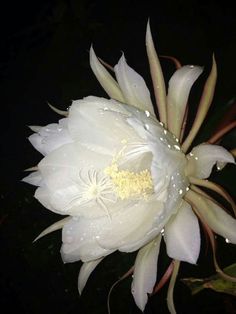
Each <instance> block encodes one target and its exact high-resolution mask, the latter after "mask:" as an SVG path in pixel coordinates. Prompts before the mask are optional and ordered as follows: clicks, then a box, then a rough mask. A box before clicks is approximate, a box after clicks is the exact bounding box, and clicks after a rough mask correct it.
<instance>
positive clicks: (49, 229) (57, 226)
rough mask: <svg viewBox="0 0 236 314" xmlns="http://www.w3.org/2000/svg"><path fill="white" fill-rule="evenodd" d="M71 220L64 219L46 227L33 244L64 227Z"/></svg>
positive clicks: (68, 218)
mask: <svg viewBox="0 0 236 314" xmlns="http://www.w3.org/2000/svg"><path fill="white" fill-rule="evenodd" d="M70 220H71V217H70V216H69V217H66V218H63V219H61V220H59V221H57V222H55V223H54V224H52V225H51V226H49V227H47V228H46V229H44V230H43V231H42V232H41V233H40V234H39V235H38V236H37V237H36V238H35V239H34V242H36V241H38V240H39V239H41V238H42V237H44V236H46V235H48V234H49V233H51V232H54V231H57V230H60V229H62V228H63V227H64V225H65V224H66V223H67V222H69V221H70Z"/></svg>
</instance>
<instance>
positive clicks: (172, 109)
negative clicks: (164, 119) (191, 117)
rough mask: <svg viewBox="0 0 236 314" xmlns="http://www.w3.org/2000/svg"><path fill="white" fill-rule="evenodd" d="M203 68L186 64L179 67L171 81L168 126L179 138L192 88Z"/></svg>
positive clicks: (168, 98)
mask: <svg viewBox="0 0 236 314" xmlns="http://www.w3.org/2000/svg"><path fill="white" fill-rule="evenodd" d="M202 71H203V69H202V68H201V67H199V66H191V65H186V66H183V67H181V68H180V69H178V70H177V71H176V72H175V73H174V74H173V76H172V77H171V79H170V81H169V89H168V95H167V112H168V128H169V130H170V131H171V132H172V133H173V134H174V135H175V136H177V137H178V138H179V136H180V131H181V126H182V121H183V117H184V113H185V109H186V105H187V101H188V97H189V93H190V89H191V87H192V85H193V84H194V82H195V81H196V79H197V78H198V77H199V75H200V74H201V73H202Z"/></svg>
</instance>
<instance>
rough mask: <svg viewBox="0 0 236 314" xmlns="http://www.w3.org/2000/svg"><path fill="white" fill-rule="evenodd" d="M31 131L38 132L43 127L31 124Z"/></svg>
mask: <svg viewBox="0 0 236 314" xmlns="http://www.w3.org/2000/svg"><path fill="white" fill-rule="evenodd" d="M29 128H30V130H31V131H33V132H35V133H38V132H39V131H40V130H41V129H42V128H43V127H42V126H39V125H29Z"/></svg>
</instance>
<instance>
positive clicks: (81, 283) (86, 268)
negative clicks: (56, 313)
mask: <svg viewBox="0 0 236 314" xmlns="http://www.w3.org/2000/svg"><path fill="white" fill-rule="evenodd" d="M102 260H103V258H99V259H96V260H94V261H90V262H85V263H83V265H82V266H81V268H80V271H79V277H78V290H79V294H81V293H82V291H83V289H84V287H85V285H86V283H87V281H88V278H89V276H90V275H91V273H92V272H93V271H94V269H95V268H96V267H97V265H98V264H99V263H100V262H101V261H102Z"/></svg>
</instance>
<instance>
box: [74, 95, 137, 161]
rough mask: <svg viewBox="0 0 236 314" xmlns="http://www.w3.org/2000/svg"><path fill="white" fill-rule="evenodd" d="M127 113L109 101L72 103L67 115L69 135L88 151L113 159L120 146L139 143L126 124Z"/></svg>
mask: <svg viewBox="0 0 236 314" xmlns="http://www.w3.org/2000/svg"><path fill="white" fill-rule="evenodd" d="M126 107H127V108H126ZM128 109H129V108H128V106H126V105H123V104H121V103H119V102H117V101H115V100H113V99H111V100H107V99H105V98H100V97H92V96H90V97H86V98H84V99H82V100H78V101H75V102H73V104H72V106H71V108H70V112H69V123H68V127H69V131H70V134H71V136H72V138H73V139H74V140H79V141H80V143H82V144H83V145H84V146H86V147H88V148H89V149H91V150H93V151H96V152H100V153H102V154H108V155H112V156H114V154H116V153H118V151H119V150H121V148H122V147H123V146H124V144H122V143H123V142H124V141H126V142H139V141H140V138H139V136H138V135H137V134H136V132H135V131H134V130H133V129H132V128H131V127H130V126H129V124H128V123H127V121H126V118H127V117H128V116H130V115H131V113H130V111H129V110H128Z"/></svg>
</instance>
